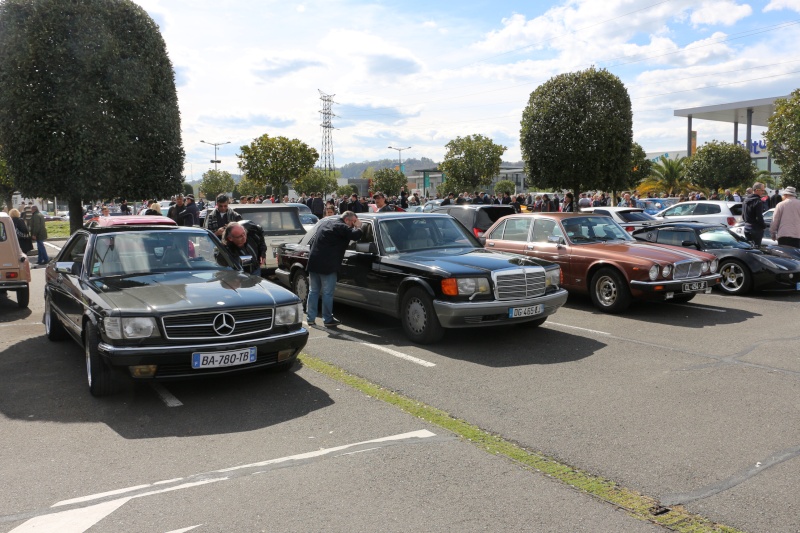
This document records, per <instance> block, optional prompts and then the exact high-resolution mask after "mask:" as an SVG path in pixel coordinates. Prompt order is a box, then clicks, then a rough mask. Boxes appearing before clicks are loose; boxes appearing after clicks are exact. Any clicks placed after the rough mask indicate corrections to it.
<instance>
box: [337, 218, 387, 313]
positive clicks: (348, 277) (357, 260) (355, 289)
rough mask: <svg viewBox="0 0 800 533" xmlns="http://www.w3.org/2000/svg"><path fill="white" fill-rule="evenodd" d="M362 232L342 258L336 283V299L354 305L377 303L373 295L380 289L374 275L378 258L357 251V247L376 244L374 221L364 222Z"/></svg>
mask: <svg viewBox="0 0 800 533" xmlns="http://www.w3.org/2000/svg"><path fill="white" fill-rule="evenodd" d="M361 232H362V233H361V238H360V239H359V240H358V241H353V242H351V243H350V244H349V245H348V247H347V250H346V251H345V253H344V257H343V258H342V265H341V266H340V267H339V278H338V281H337V283H336V298H337V299H339V300H341V301H344V302H348V303H353V304H370V303H371V302H374V301H375V297H374V295H373V294H372V293H374V292H375V291H376V290H377V289H378V288H377V286H376V280H375V275H374V274H373V266H374V263H375V258H376V256H375V255H374V254H369V253H363V252H358V251H356V245H357V244H369V243H374V242H375V232H374V228H373V223H372V221H362V222H361Z"/></svg>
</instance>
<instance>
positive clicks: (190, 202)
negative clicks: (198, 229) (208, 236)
mask: <svg viewBox="0 0 800 533" xmlns="http://www.w3.org/2000/svg"><path fill="white" fill-rule="evenodd" d="M183 225H184V226H199V225H200V211H199V210H198V209H197V204H196V203H194V195H193V194H189V195H187V196H186V207H185V209H184V213H183Z"/></svg>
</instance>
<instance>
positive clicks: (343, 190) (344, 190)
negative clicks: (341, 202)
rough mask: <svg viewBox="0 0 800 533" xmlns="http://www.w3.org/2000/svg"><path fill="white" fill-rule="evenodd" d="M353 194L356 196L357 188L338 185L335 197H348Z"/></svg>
mask: <svg viewBox="0 0 800 533" xmlns="http://www.w3.org/2000/svg"><path fill="white" fill-rule="evenodd" d="M353 193H356V194H358V187H356V186H355V185H340V186H339V188H337V189H336V196H338V197H339V198H343V197H345V196H350V195H351V194H353Z"/></svg>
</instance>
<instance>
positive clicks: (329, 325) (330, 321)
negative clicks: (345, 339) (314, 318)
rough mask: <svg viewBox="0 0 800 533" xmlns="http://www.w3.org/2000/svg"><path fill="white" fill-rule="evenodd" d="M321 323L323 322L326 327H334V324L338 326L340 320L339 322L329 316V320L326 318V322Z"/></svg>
mask: <svg viewBox="0 0 800 533" xmlns="http://www.w3.org/2000/svg"><path fill="white" fill-rule="evenodd" d="M322 324H323V325H324V326H325V327H326V328H335V327H336V326H338V325H339V324H341V322H339V321H338V320H336V319H335V318H334V317H331V319H330V320H328V321H327V322H323V323H322Z"/></svg>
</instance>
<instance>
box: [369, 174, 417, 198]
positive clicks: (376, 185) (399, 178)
mask: <svg viewBox="0 0 800 533" xmlns="http://www.w3.org/2000/svg"><path fill="white" fill-rule="evenodd" d="M407 183H408V178H406V175H405V174H403V173H402V172H400V171H399V170H395V169H393V168H381V169H378V170H376V171H375V177H374V178H372V188H371V189H370V192H378V191H380V192H382V193H384V194H387V195H389V196H393V195H399V194H400V188H401V187H405V186H406V184H407Z"/></svg>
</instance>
